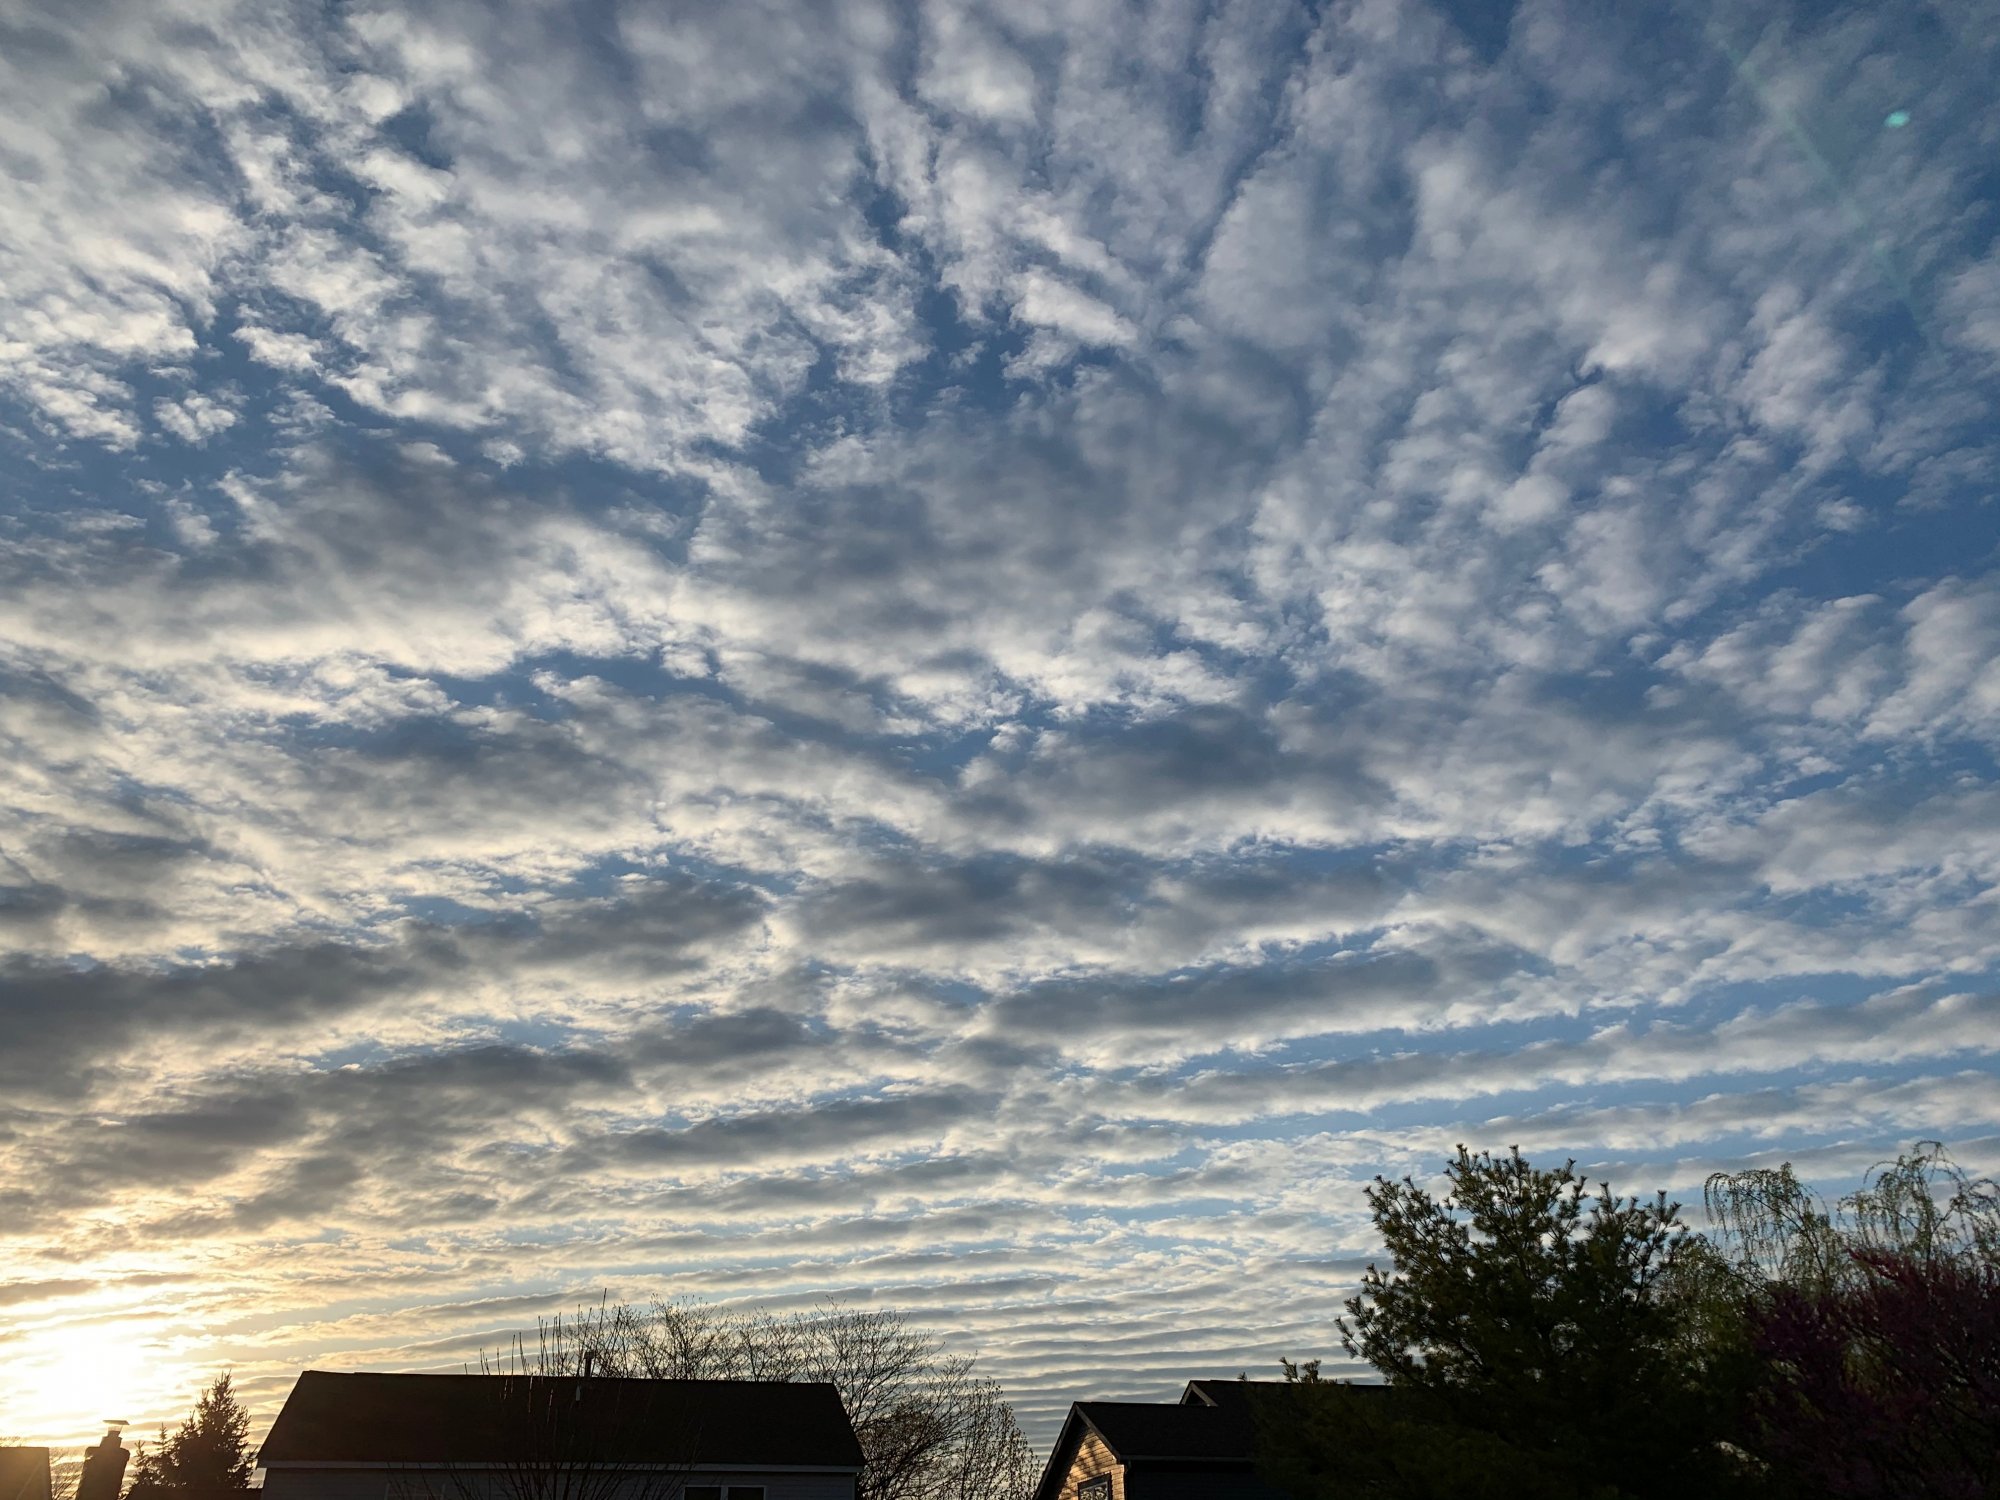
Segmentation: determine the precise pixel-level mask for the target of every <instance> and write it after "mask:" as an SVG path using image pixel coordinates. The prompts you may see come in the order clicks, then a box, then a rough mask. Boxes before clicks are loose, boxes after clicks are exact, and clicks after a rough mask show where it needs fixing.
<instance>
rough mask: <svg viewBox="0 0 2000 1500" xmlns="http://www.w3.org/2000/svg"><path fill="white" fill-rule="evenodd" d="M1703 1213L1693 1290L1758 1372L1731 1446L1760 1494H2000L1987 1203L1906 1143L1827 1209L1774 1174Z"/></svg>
mask: <svg viewBox="0 0 2000 1500" xmlns="http://www.w3.org/2000/svg"><path fill="white" fill-rule="evenodd" d="M1704 1197H1705V1199H1706V1201H1707V1207H1708V1213H1709V1217H1710V1219H1711V1220H1712V1221H1713V1223H1714V1226H1715V1228H1714V1232H1713V1234H1712V1236H1711V1238H1710V1241H1709V1245H1710V1249H1709V1254H1708V1257H1707V1269H1708V1271H1709V1273H1710V1274H1711V1279H1710V1280H1709V1281H1708V1282H1707V1283H1706V1284H1705V1285H1704V1286H1703V1287H1702V1288H1700V1291H1701V1293H1702V1294H1703V1296H1704V1297H1705V1299H1706V1303H1707V1306H1708V1307H1709V1308H1711V1309H1713V1310H1714V1311H1715V1312H1716V1315H1717V1322H1716V1327H1717V1328H1718V1330H1719V1331H1720V1332H1721V1334H1722V1335H1723V1336H1724V1339H1725V1340H1731V1339H1733V1341H1734V1342H1735V1343H1736V1345H1737V1347H1738V1348H1739V1350H1740V1351H1742V1352H1743V1353H1746V1354H1747V1355H1748V1356H1749V1357H1750V1359H1751V1360H1752V1361H1753V1364H1754V1368H1755V1370H1756V1376H1755V1378H1754V1379H1753V1380H1752V1381H1751V1382H1750V1383H1749V1384H1748V1386H1747V1387H1746V1391H1745V1397H1746V1399H1745V1401H1744V1405H1743V1412H1744V1417H1745V1425H1744V1427H1743V1429H1742V1431H1741V1434H1740V1437H1741V1441H1742V1444H1743V1446H1744V1447H1745V1449H1746V1450H1747V1451H1748V1452H1749V1453H1750V1454H1752V1455H1753V1456H1754V1458H1755V1459H1756V1460H1757V1461H1758V1462H1759V1463H1761V1465H1762V1471H1761V1473H1762V1482H1763V1486H1764V1489H1765V1490H1766V1491H1767V1492H1768V1493H1769V1494H1770V1495H1772V1496H1773V1497H1777V1500H1792V1497H1794V1496H1798V1497H1806V1496H1811V1497H1814V1500H1817V1497H1820V1496H1824V1495H1841V1496H1846V1497H1849V1500H1913V1497H1915V1500H1933V1497H1934V1500H1957V1497H1961V1496H1965V1497H1970V1496H1992V1495H2000V1359H1996V1357H1995V1354H1994V1351H1995V1349H2000V1188H1996V1186H1995V1184H1994V1183H1993V1182H1992V1181H1991V1180H1990V1179H1987V1178H1980V1177H1974V1176H1972V1174H1970V1173H1969V1172H1967V1171H1966V1170H1965V1169H1964V1168H1963V1167H1961V1166H1959V1164H1958V1163H1957V1162H1955V1161H1953V1160H1952V1159H1951V1156H1950V1154H1949V1153H1948V1152H1946V1151H1945V1149H1944V1147H1943V1146H1942V1145H1941V1144H1939V1143H1938V1142H1936V1141H1919V1142H1918V1143H1917V1144H1916V1145H1915V1146H1914V1147H1912V1148H1911V1149H1910V1150H1908V1151H1906V1152H1904V1153H1902V1154H1901V1155H1899V1156H1898V1157H1897V1158H1896V1159H1895V1160H1894V1161H1888V1162H1882V1163H1880V1164H1878V1165H1877V1166H1876V1167H1874V1168H1873V1169H1872V1170H1871V1171H1870V1172H1869V1173H1868V1174H1867V1176H1866V1177H1865V1178H1864V1179H1863V1181H1862V1184H1861V1186H1860V1187H1859V1188H1857V1189H1856V1190H1855V1191H1854V1192H1852V1193H1849V1194H1847V1195H1846V1196H1845V1197H1842V1198H1840V1199H1838V1200H1836V1201H1834V1202H1832V1203H1829V1202H1827V1201H1826V1200H1825V1199H1824V1198H1822V1197H1820V1196H1819V1195H1818V1194H1816V1193H1814V1192H1813V1191H1812V1190H1811V1189H1810V1188H1809V1187H1807V1186H1806V1185H1805V1184H1804V1183H1802V1182H1800V1181H1799V1179H1798V1176H1797V1174H1796V1173H1794V1172H1793V1171H1792V1169H1791V1167H1790V1166H1789V1165H1787V1166H1784V1167H1779V1168H1776V1169H1759V1170H1755V1171H1747V1172H1735V1173H1717V1174H1716V1175H1714V1176H1712V1177H1710V1178H1709V1179H1708V1183H1707V1187H1706V1191H1705V1193H1704ZM1689 1285H1690V1286H1693V1285H1694V1284H1693V1283H1692V1282H1690V1283H1689ZM1732 1317H1733V1318H1734V1320H1735V1330H1734V1332H1733V1333H1732V1330H1731V1328H1730V1321H1731V1319H1732Z"/></svg>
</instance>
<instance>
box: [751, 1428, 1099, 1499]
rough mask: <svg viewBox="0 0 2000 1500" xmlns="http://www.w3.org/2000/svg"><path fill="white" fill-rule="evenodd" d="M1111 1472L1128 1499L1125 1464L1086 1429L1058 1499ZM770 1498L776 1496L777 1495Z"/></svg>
mask: <svg viewBox="0 0 2000 1500" xmlns="http://www.w3.org/2000/svg"><path fill="white" fill-rule="evenodd" d="M1106 1474H1109V1475H1110V1476H1111V1500H1125V1466H1124V1465H1123V1464H1121V1463H1120V1462H1118V1455H1117V1454H1115V1453H1113V1452H1112V1451H1111V1449H1110V1448H1109V1447H1108V1446H1107V1445H1106V1444H1105V1441H1104V1439H1103V1438H1101V1437H1099V1436H1098V1435H1097V1434H1096V1433H1094V1432H1085V1433H1084V1435H1083V1439H1082V1441H1081V1442H1079V1443H1078V1444H1077V1445H1076V1457H1074V1458H1072V1459H1071V1460H1070V1463H1069V1472H1068V1473H1067V1474H1065V1475H1063V1482H1062V1488H1061V1489H1059V1490H1057V1491H1056V1500H1077V1488H1078V1486H1080V1485H1081V1484H1082V1483H1083V1482H1084V1481H1085V1480H1087V1479H1097V1478H1101V1477H1102V1476H1104V1475H1106ZM770 1500H776V1497H775V1496H772V1497H770Z"/></svg>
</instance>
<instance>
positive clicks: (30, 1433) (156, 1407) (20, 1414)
mask: <svg viewBox="0 0 2000 1500" xmlns="http://www.w3.org/2000/svg"><path fill="white" fill-rule="evenodd" d="M10 1355H11V1357H10V1359H9V1361H8V1363H9V1364H10V1365H11V1366H12V1367H13V1373H14V1375H15V1377H16V1382H17V1389H18V1390H20V1391H23V1392H24V1393H25V1397H24V1399H23V1400H22V1401H21V1402H20V1403H19V1404H12V1405H10V1409H9V1410H8V1412H7V1420H6V1426H7V1429H8V1433H9V1436H10V1437H16V1438H18V1440H19V1441H22V1442H28V1443H38V1444H48V1445H50V1446H54V1447H73V1446H78V1445H81V1444H85V1443H94V1442H96V1441H97V1440H98V1439H99V1438H100V1437H102V1436H103V1435H104V1426H105V1423H106V1422H108V1421H122V1422H126V1423H129V1424H130V1426H129V1427H128V1428H127V1432H128V1434H129V1435H130V1437H129V1440H128V1446H129V1444H130V1442H136V1441H139V1440H142V1439H143V1438H146V1437H150V1436H151V1435H152V1432H153V1429H154V1427H155V1426H156V1425H157V1424H158V1423H159V1422H160V1421H163V1420H168V1419H169V1417H168V1414H169V1412H170V1411H171V1410H172V1409H173V1408H174V1406H175V1402H176V1400H177V1399H178V1397H179V1396H180V1395H181V1394H182V1387H184V1386H190V1385H191V1384H192V1383H194V1381H195V1376H194V1374H193V1373H192V1372H191V1371H190V1370H189V1369H187V1368H186V1367H185V1366H184V1364H183V1362H182V1360H181V1359H180V1357H179V1356H178V1355H177V1354H176V1353H175V1352H174V1351H173V1350H172V1348H171V1347H169V1346H168V1345H166V1344H164V1343H162V1342H161V1341H160V1339H159V1338H158V1337H157V1335H155V1334H153V1333H150V1332H149V1331H148V1330H147V1329H146V1328H145V1327H144V1326H142V1325H141V1324H138V1323H103V1324H100V1323H92V1322H78V1323H69V1324H64V1325H57V1326H52V1327H48V1328H45V1329H41V1330H38V1331H36V1332H33V1333H30V1334H27V1335H26V1336H25V1337H24V1338H23V1339H22V1341H21V1343H20V1344H19V1345H18V1346H16V1348H15V1349H13V1350H12V1351H10Z"/></svg>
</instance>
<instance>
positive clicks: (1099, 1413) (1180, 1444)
mask: <svg viewBox="0 0 2000 1500" xmlns="http://www.w3.org/2000/svg"><path fill="white" fill-rule="evenodd" d="M1071 1409H1072V1410H1073V1411H1075V1412H1076V1413H1077V1414H1078V1415H1079V1416H1081V1417H1082V1418H1083V1420H1084V1421H1086V1422H1088V1423H1089V1424H1090V1425H1091V1426H1092V1427H1094V1428H1096V1429H1097V1435H1098V1436H1099V1437H1101V1438H1103V1439H1104V1441H1105V1443H1106V1444H1108V1445H1109V1446H1110V1448H1111V1451H1112V1452H1113V1453H1115V1454H1117V1455H1118V1457H1119V1459H1120V1460H1121V1461H1122V1462H1124V1463H1137V1462H1143V1461H1144V1460H1147V1459H1202V1460H1206V1461H1210V1462H1215V1461H1222V1462H1234V1463H1246V1464H1247V1463H1249V1462H1250V1439H1251V1436H1252V1432H1251V1425H1250V1409H1249V1407H1248V1406H1247V1405H1239V1404H1235V1403H1232V1404H1231V1405H1230V1406H1229V1407H1226V1408H1225V1407H1220V1406H1169V1405H1167V1404H1166V1403H1164V1402H1158V1401H1079V1402H1077V1403H1076V1405H1075V1406H1074V1407H1073V1408H1071Z"/></svg>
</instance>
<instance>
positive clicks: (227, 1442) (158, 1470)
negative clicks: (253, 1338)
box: [125, 1370, 252, 1500]
mask: <svg viewBox="0 0 2000 1500" xmlns="http://www.w3.org/2000/svg"><path fill="white" fill-rule="evenodd" d="M251 1468H252V1460H251V1456H250V1414H249V1413H248V1412H246V1411H245V1410H244V1409H243V1404H242V1403H241V1402H240V1401H238V1400H237V1399H236V1393H235V1391H234V1389H233V1388H232V1386H231V1383H230V1376H229V1372H228V1371H227V1370H225V1371H223V1373H222V1374H220V1375H218V1376H216V1377H215V1380H214V1382H213V1383H212V1384H211V1385H210V1386H209V1388H208V1389H207V1390H205V1391H203V1392H202V1393H201V1396H200V1397H199V1398H198V1399H197V1400H196V1401H195V1404H194V1410H193V1412H191V1413H190V1414H189V1416H188V1418H187V1420H186V1421H184V1422H182V1423H181V1425H180V1427H179V1428H178V1429H176V1430H175V1431H174V1432H173V1433H172V1434H171V1435H169V1434H168V1432H167V1429H166V1428H165V1427H162V1428H161V1429H160V1440H159V1442H158V1443H157V1444H155V1445H153V1446H151V1447H144V1448H141V1449H140V1450H139V1453H138V1456H137V1458H136V1459H135V1460H134V1462H133V1465H132V1481H131V1484H130V1485H129V1486H128V1487H127V1489H126V1492H125V1496H126V1500H164V1497H168V1496H177V1495H184V1494H189V1493H193V1492H200V1493H202V1494H208V1493H211V1492H214V1491H218V1490H225V1491H226V1490H247V1489H249V1488H250V1470H251Z"/></svg>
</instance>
